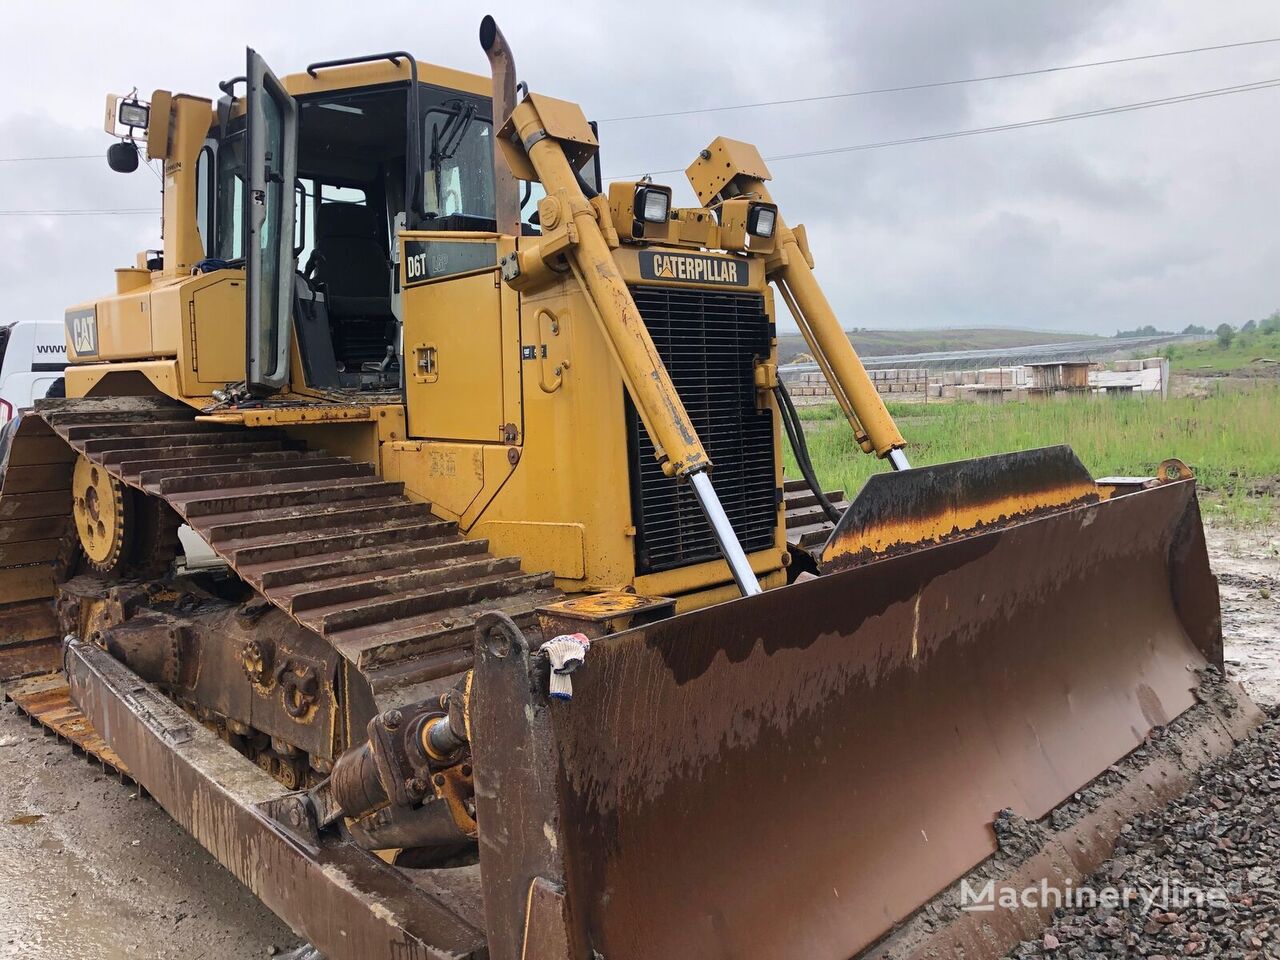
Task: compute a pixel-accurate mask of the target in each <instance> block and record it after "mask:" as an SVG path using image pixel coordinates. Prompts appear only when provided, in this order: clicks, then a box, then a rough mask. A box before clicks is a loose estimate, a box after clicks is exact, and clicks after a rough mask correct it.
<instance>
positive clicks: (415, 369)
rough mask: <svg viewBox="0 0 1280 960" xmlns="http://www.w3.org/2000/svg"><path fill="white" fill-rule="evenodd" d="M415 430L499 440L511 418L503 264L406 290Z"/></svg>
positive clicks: (418, 434) (423, 434) (408, 386)
mask: <svg viewBox="0 0 1280 960" xmlns="http://www.w3.org/2000/svg"><path fill="white" fill-rule="evenodd" d="M404 315H405V327H404V347H405V364H406V365H405V383H406V391H405V392H406V397H407V400H408V411H409V424H408V430H409V436H411V437H430V438H432V439H441V440H471V441H489V442H495V443H496V442H498V441H500V440H502V438H503V426H504V424H505V422H506V421H505V418H504V413H505V411H504V408H503V376H502V360H503V358H502V317H501V295H500V291H499V289H498V286H497V272H496V271H494V272H486V273H480V274H472V275H471V276H466V277H459V278H457V279H452V280H440V281H437V282H435V283H429V284H425V285H423V286H418V287H411V288H409V289H407V290H406V291H405V292H404Z"/></svg>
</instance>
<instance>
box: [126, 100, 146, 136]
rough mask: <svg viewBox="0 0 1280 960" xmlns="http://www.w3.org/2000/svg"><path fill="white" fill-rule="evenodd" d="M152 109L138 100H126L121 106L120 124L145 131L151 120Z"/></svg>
mask: <svg viewBox="0 0 1280 960" xmlns="http://www.w3.org/2000/svg"><path fill="white" fill-rule="evenodd" d="M150 115H151V108H150V107H148V106H146V105H145V104H141V103H138V102H137V101H136V100H125V101H124V102H122V103H121V104H120V122H121V123H122V124H124V125H125V126H126V127H131V128H133V129H135V130H145V129H146V127H147V120H148V119H149V118H150Z"/></svg>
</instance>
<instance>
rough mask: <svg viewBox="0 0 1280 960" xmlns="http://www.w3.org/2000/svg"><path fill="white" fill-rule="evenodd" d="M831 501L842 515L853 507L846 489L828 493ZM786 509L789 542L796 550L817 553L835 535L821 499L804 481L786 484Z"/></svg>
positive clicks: (784, 506) (784, 495) (784, 492)
mask: <svg viewBox="0 0 1280 960" xmlns="http://www.w3.org/2000/svg"><path fill="white" fill-rule="evenodd" d="M825 492H826V496H827V499H828V500H830V501H831V503H832V505H833V506H835V508H836V509H837V510H839V511H841V512H843V511H844V509H845V508H846V507H847V506H849V504H848V502H847V501H846V500H845V497H844V491H843V490H829V491H825ZM783 509H784V510H785V511H786V517H787V543H788V544H790V545H791V548H792V549H793V550H807V551H809V552H810V553H816V552H817V551H819V550H821V549H822V545H823V544H824V543H826V542H827V537H829V536H831V531H832V530H833V529H834V527H835V524H833V523H832V522H831V521H830V520H828V519H827V515H826V514H825V513H824V512H823V510H822V507H820V506H819V505H818V498H817V497H815V496H814V495H813V491H812V490H810V489H809V485H808V484H807V483H805V482H804V481H803V480H788V481H786V483H785V484H784V485H783Z"/></svg>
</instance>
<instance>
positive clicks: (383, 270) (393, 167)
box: [197, 50, 496, 393]
mask: <svg viewBox="0 0 1280 960" xmlns="http://www.w3.org/2000/svg"><path fill="white" fill-rule="evenodd" d="M388 68H390V69H388ZM425 69H430V68H427V67H426V66H425V65H421V64H418V63H417V62H416V61H414V60H413V59H412V58H410V57H409V56H408V55H407V54H403V53H398V54H382V55H377V56H373V57H364V58H354V59H352V60H343V61H333V62H329V63H317V64H312V65H311V66H310V67H308V68H307V71H306V73H305V74H299V75H297V76H296V77H289V78H286V83H281V82H280V81H279V80H278V79H276V77H275V76H274V74H272V73H271V71H270V69H269V68H268V67H267V65H266V63H265V62H264V61H263V60H262V58H261V57H259V56H258V55H257V54H255V53H254V52H253V51H252V50H250V51H249V53H248V70H247V74H246V76H247V77H248V80H247V81H245V80H244V78H237V80H235V81H229V82H228V83H225V84H223V85H222V88H223V90H224V92H226V93H227V94H228V95H227V96H226V97H224V98H223V99H222V101H221V102H220V104H219V107H218V122H217V125H216V127H215V129H214V130H213V131H212V134H211V136H210V138H209V141H208V142H207V143H206V146H205V149H204V151H202V153H201V155H200V163H201V165H202V169H201V170H200V172H199V181H200V196H199V197H198V199H197V204H198V207H199V210H198V222H199V226H200V230H201V236H202V238H203V242H204V244H205V251H206V255H207V257H208V258H209V260H210V263H209V267H210V268H212V269H216V268H218V267H219V266H224V265H226V266H239V265H241V264H243V265H244V267H245V270H246V274H247V281H248V283H247V289H248V291H249V292H248V303H247V319H248V324H249V331H248V339H249V357H248V365H247V374H248V375H247V384H248V387H249V389H250V390H257V391H258V392H269V391H271V390H275V389H279V388H280V387H281V386H283V385H284V383H285V382H287V380H288V370H289V350H290V344H289V341H290V337H289V329H288V326H287V324H288V323H289V320H290V318H292V326H293V332H295V333H296V334H297V347H298V353H299V355H300V358H301V360H302V367H303V375H304V377H305V379H306V384H307V386H308V387H309V388H311V389H313V390H319V391H321V392H332V391H339V392H344V393H345V392H348V391H377V392H397V393H398V392H399V389H400V383H401V372H400V358H401V355H402V349H401V345H400V339H401V338H400V322H401V317H400V307H399V299H400V298H399V293H400V291H399V270H398V263H397V258H398V249H397V242H396V235H397V233H398V232H399V231H401V230H405V229H410V230H435V231H450V232H456V231H462V232H486V233H492V232H493V231H494V230H495V229H496V220H495V193H494V175H493V157H494V150H493V135H494V132H493V122H492V117H491V113H492V108H491V99H490V97H489V96H487V95H483V94H481V93H479V92H477V91H475V90H471V91H468V90H462V89H455V88H451V87H447V86H443V85H439V84H435V83H429V82H425V81H424V80H422V79H420V78H419V72H420V70H425ZM448 73H450V74H451V73H452V71H448ZM396 74H400V75H402V76H403V77H404V79H403V80H394V79H393V80H391V82H376V81H375V82H372V83H369V82H364V81H366V80H367V78H371V77H372V78H381V77H388V76H392V77H394V76H395V75H396ZM457 76H458V77H459V78H462V79H467V80H470V79H475V80H477V81H478V80H480V78H469V77H467V76H466V75H463V74H458V75H457ZM348 78H349V79H350V81H351V82H350V83H343V81H344V80H346V79H348ZM239 83H245V85H246V86H247V91H246V92H245V93H244V95H243V96H242V97H240V98H236V97H235V96H234V94H235V93H236V92H237V85H238V84H239ZM289 225H292V230H291V231H290V230H289Z"/></svg>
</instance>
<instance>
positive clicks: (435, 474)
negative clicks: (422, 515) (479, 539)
mask: <svg viewBox="0 0 1280 960" xmlns="http://www.w3.org/2000/svg"><path fill="white" fill-rule="evenodd" d="M509 449H511V448H509V447H505V446H500V445H497V444H473V443H436V442H427V443H422V442H415V441H408V442H398V443H384V444H383V445H382V475H383V476H384V477H385V478H386V479H388V480H400V481H403V482H404V485H405V493H406V494H408V495H409V496H410V497H413V498H414V499H415V500H424V501H426V502H428V503H430V504H431V505H432V510H433V511H434V512H435V513H436V514H437V515H438V516H441V517H444V518H445V519H447V520H457V521H458V525H459V526H460V527H461V528H462V529H463V530H464V531H467V530H469V528H470V527H471V525H472V524H473V523H474V522H475V519H476V517H477V516H479V514H480V513H481V511H482V510H483V509H484V508H485V507H486V506H487V505H488V504H489V502H490V501H491V500H492V499H493V497H494V494H496V493H497V492H498V490H499V489H501V487H502V485H503V484H504V483H506V482H507V478H508V477H510V476H511V473H512V471H514V470H515V466H514V464H512V463H511V459H510V457H509V456H508V452H507V451H508V450H509Z"/></svg>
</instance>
